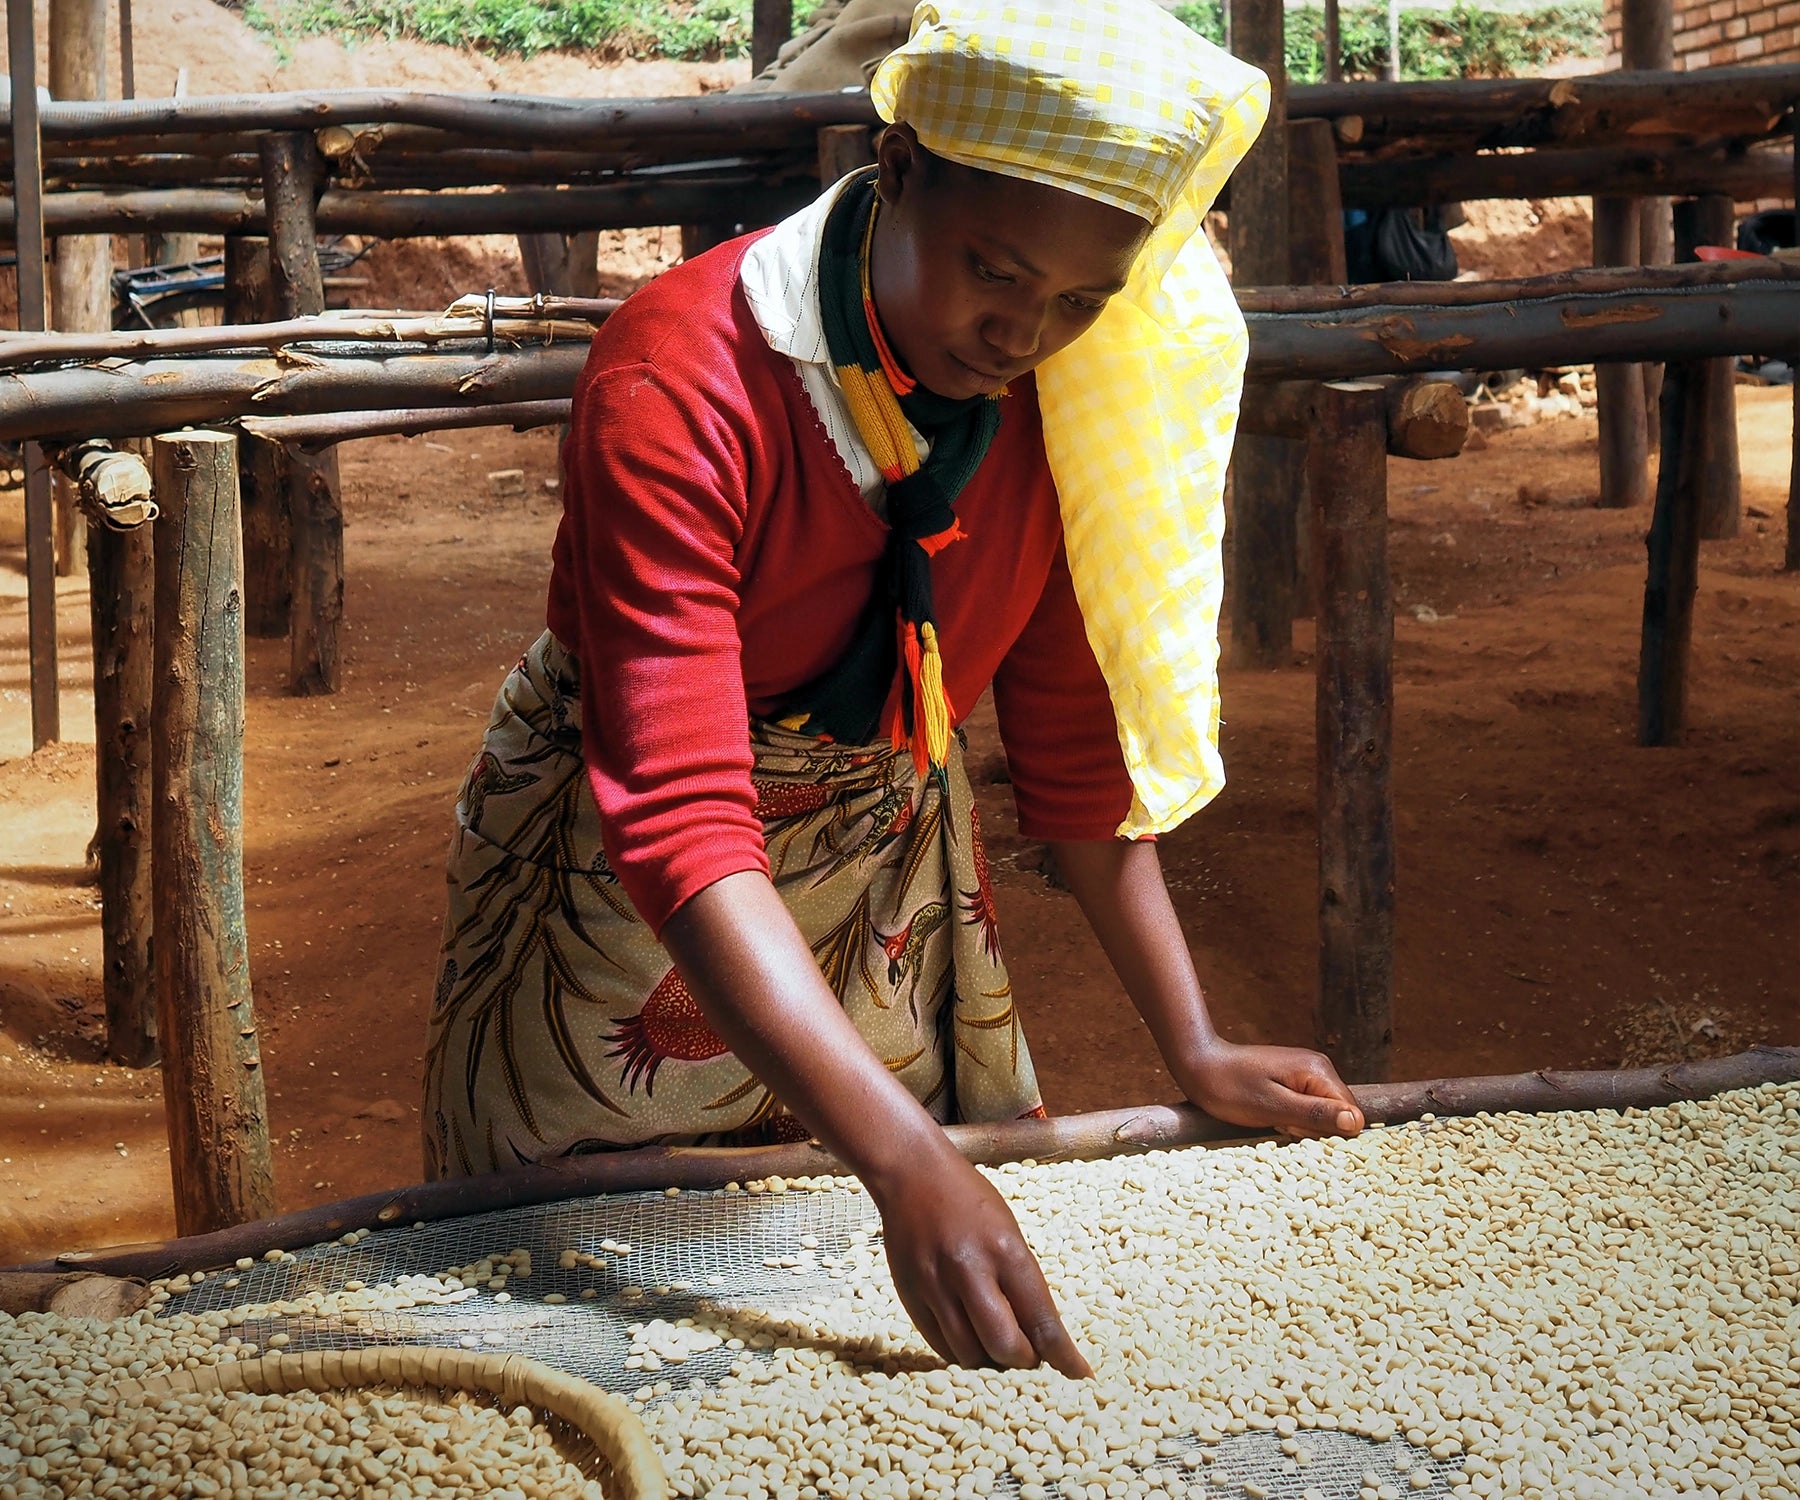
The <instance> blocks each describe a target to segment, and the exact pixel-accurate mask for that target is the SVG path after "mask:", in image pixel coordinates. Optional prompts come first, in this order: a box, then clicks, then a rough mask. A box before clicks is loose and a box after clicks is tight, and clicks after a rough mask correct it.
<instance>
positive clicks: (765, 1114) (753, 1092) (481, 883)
mask: <svg viewBox="0 0 1800 1500" xmlns="http://www.w3.org/2000/svg"><path fill="white" fill-rule="evenodd" d="M750 740H751V747H752V750H753V753H754V761H755V764H754V770H753V778H752V779H753V784H754V786H755V788H756V792H757V799H758V800H757V813H758V815H759V816H760V817H761V819H762V821H763V826H764V831H765V836H766V839H767V847H768V854H769V865H770V869H771V872H772V876H773V879H774V883H775V888H776V890H777V891H779V892H780V894H781V898H782V901H783V902H784V904H785V905H786V907H787V909H788V911H789V912H790V913H791V914H792V915H793V918H794V921H795V922H796V924H797V925H798V926H799V929H800V932H801V933H802V935H803V936H804V937H805V939H806V941H807V942H808V943H809V944H810V945H811V947H812V951H813V953H814V955H815V956H816V957H817V958H818V961H819V967H820V969H821V971H822V972H823V973H824V976H825V979H826V982H827V983H828V984H830V986H831V988H832V989H833V990H834V991H835V992H836V994H837V997H838V1000H839V1001H840V1003H841V1004H842V1005H843V1007H844V1010H845V1012H846V1013H847V1014H848V1015H849V1017H850V1019H851V1020H852V1021H853V1022H854V1023H855V1025H856V1029H857V1030H858V1031H859V1032H860V1033H861V1034H862V1036H863V1038H864V1040H866V1041H867V1042H868V1044H869V1045H870V1047H872V1048H873V1049H874V1051H875V1054H876V1055H877V1056H878V1057H880V1058H881V1059H882V1061H884V1062H885V1063H886V1064H887V1066H888V1068H889V1069H890V1070H891V1071H892V1072H893V1074H894V1075H895V1077H897V1078H898V1079H899V1080H900V1081H901V1083H903V1084H904V1085H905V1086H906V1087H907V1089H908V1090H909V1091H910V1092H911V1093H912V1094H913V1096H914V1097H915V1098H917V1099H918V1100H919V1102H920V1103H921V1104H923V1105H924V1106H925V1108H926V1109H927V1110H928V1111H929V1112H930V1113H931V1114H932V1115H933V1117H935V1118H936V1119H938V1120H940V1121H943V1122H945V1123H949V1122H951V1121H956V1120H1001V1119H1012V1118H1016V1117H1018V1116H1022V1115H1033V1114H1041V1113H1042V1112H1043V1106H1042V1102H1041V1099H1040V1097H1039V1094H1038V1087H1037V1078H1036V1075H1035V1073H1034V1072H1033V1070H1032V1066H1031V1057H1030V1054H1029V1052H1028V1051H1027V1050H1026V1046H1025V1040H1024V1037H1023V1036H1022V1035H1021V1033H1020V1028H1019V1021H1018V1016H1017V1013H1016V1011H1015V1010H1014V1008H1013V997H1012V985H1011V982H1010V980H1009V979H1008V978H1007V973H1006V966H1005V965H1004V963H1002V961H1001V958H1000V940H999V933H998V930H997V927H996V919H995V908H994V897H993V891H992V888H991V886H990V884H989V880H988V865H987V856H986V854H985V852H984V851H983V849H982V844H981V831H980V818H979V815H978V813H977V811H976V808H975V804H974V800H973V797H972V796H971V793H970V790H969V783H968V778H967V776H966V774H965V773H964V770H963V760H962V755H963V747H962V744H961V743H960V736H957V737H954V738H953V743H952V746H951V754H950V757H949V764H948V765H946V766H945V767H944V769H943V772H942V774H941V775H928V776H926V777H924V778H922V779H921V778H920V777H919V776H918V775H917V774H916V772H915V771H914V769H913V763H912V758H911V755H910V754H909V753H907V752H905V751H896V750H895V749H894V748H893V747H892V746H890V745H887V744H885V743H884V744H877V745H866V746H849V745H839V744H832V743H830V742H827V741H821V740H816V739H811V738H808V737H807V736H805V735H802V734H797V733H794V732H793V731H791V730H787V729H784V728H782V727H781V726H779V725H776V724H771V723H767V722H762V721H756V722H753V723H752V724H751V725H750ZM449 888H450V902H449V914H448V916H447V917H446V920H445V924H444V946H443V955H442V959H441V961H440V966H439V971H438V982H437V990H436V993H435V996H434V997H433V1002H432V1008H431V1022H430V1033H429V1041H428V1046H427V1052H426V1067H425V1095H424V1105H423V1109H422V1116H423V1123H424V1135H425V1170H426V1174H427V1176H428V1177H432V1178H437V1177H451V1176H458V1175H467V1174H471V1173H476V1172H485V1171H492V1170H496V1169H499V1168H505V1167H513V1166H518V1165H520V1164H523V1163H526V1162H535V1161H543V1160H548V1159H552V1158H555V1157H559V1156H565V1155H570V1154H576V1153H582V1152H590V1151H605V1150H615V1149H619V1148H623V1147H630V1146H643V1145H652V1144H685V1145H698V1144H707V1145H725V1144H729V1145H745V1144H761V1143H766V1142H770V1141H776V1140H782V1139H794V1138H799V1137H803V1136H804V1135H805V1131H804V1130H803V1129H801V1128H800V1127H799V1126H798V1124H797V1122H796V1121H795V1120H794V1119H793V1118H792V1117H791V1116H790V1115H788V1113H787V1112H786V1110H785V1109H784V1108H783V1107H782V1105H781V1104H780V1102H779V1101H777V1100H776V1099H775V1098H774V1097H773V1096H772V1095H771V1094H770V1092H769V1090H768V1089H766V1088H765V1087H764V1086H763V1085H762V1083H761V1082H759V1081H758V1080H757V1079H756V1078H755V1077H754V1076H753V1075H752V1074H751V1073H750V1072H749V1070H748V1069H747V1068H746V1067H745V1066H744V1065H743V1064H742V1063H740V1062H739V1061H738V1060H737V1058H736V1057H735V1056H733V1055H732V1053H731V1052H730V1051H729V1050H727V1048H726V1046H725V1043H724V1042H723V1041H722V1040H721V1039H720V1038H719V1037H718V1036H717V1034H715V1033H714V1031H713V1030H712V1028H711V1027H710V1026H709V1025H708V1024H707V1023H706V1020H705V1018H704V1017H703V1016H702V1015H701V1013H700V1009H699V1007H698V1006H697V1005H696V1004H695V1003H694V999H693V997H692V995H691V994H690V993H689V992H688V988H687V986H686V984H684V983H683V981H682V978H681V975H680V974H679V973H678V972H677V971H676V970H675V969H674V967H673V966H672V965H671V963H670V960H669V956H668V954H667V952H666V951H665V950H664V949H663V947H662V945H661V944H660V943H658V942H657V940H656V939H655V938H654V937H652V936H651V934H650V930H649V928H648V927H647V926H646V925H645V923H644V921H643V920H642V918H640V917H639V916H638V914H637V912H636V911H635V910H634V909H633V906H632V903H631V901H630V899H629V898H628V897H627V896H626V894H625V892H624V890H623V888H622V887H621V886H620V885H619V882H618V877H617V876H616V875H614V873H613V872H612V870H611V869H609V868H608V866H607V862H606V856H605V854H604V853H603V851H602V849H601V843H600V815H599V811H598V808H597V807H596V806H595V802H594V795H593V792H592V790H591V788H590V787H589V784H588V778H587V773H586V768H585V767H584V765H583V762H582V754H581V702H580V677H579V673H578V672H577V669H576V663H575V660H574V658H573V657H572V656H571V655H570V653H569V652H568V651H567V650H566V649H564V648H563V647H562V646H561V645H560V644H559V643H558V642H557V641H556V640H555V639H554V637H552V636H551V635H549V634H548V633H545V634H544V635H543V636H541V637H540V638H539V639H538V641H537V643H536V644H535V645H534V646H533V647H532V648H531V650H530V651H529V652H527V653H526V655H525V657H524V658H523V659H522V660H521V661H520V663H519V665H518V667H517V668H516V669H515V670H514V671H513V672H512V674H511V675H510V676H509V677H508V678H507V680H506V682H505V684H504V685H503V686H502V688H501V690H500V695H499V698H498V700H497V701H496V703H495V706H494V713H493V716H492V718H491V720H490V721H489V724H488V729H487V734H486V736H485V738H484V739H483V742H482V748H481V753H480V755H479V756H477V758H476V760H475V763H474V765H473V766H472V767H471V768H470V770H469V774H468V777H467V778H466V780H465V781H464V782H463V786H462V791H461V794H460V796H459V797H458V800H457V804H456V831H455V836H454V838H453V840H452V843H451V848H450V859H449Z"/></svg>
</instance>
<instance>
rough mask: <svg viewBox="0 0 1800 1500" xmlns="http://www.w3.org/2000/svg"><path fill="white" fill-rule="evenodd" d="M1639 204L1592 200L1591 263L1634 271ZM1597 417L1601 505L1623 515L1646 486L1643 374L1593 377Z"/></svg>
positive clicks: (1629, 370) (1605, 369)
mask: <svg viewBox="0 0 1800 1500" xmlns="http://www.w3.org/2000/svg"><path fill="white" fill-rule="evenodd" d="M1637 210H1638V205H1637V200H1636V199H1634V198H1607V197H1596V198H1595V199H1594V264H1595V265H1596V266H1635V265H1637V264H1638V261H1639V248H1638V247H1639V241H1640V236H1639V232H1638V212H1637ZM1594 389H1595V392H1596V406H1597V409H1598V414H1599V418H1600V504H1601V505H1602V506H1603V507H1604V508H1606V509H1609V510H1625V509H1628V508H1630V507H1632V506H1636V505H1638V504H1641V503H1642V502H1643V500H1644V497H1645V493H1646V490H1647V487H1648V483H1649V464H1650V434H1649V428H1648V426H1647V424H1646V418H1645V411H1644V372H1643V371H1642V370H1641V369H1637V368H1635V367H1633V366H1630V365H1623V364H1612V365H1606V366H1602V367H1601V368H1599V369H1598V370H1596V371H1595V373H1594Z"/></svg>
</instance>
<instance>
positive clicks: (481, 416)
mask: <svg viewBox="0 0 1800 1500" xmlns="http://www.w3.org/2000/svg"><path fill="white" fill-rule="evenodd" d="M570 405H571V403H570V402H569V401H568V400H566V399H565V400H561V401H516V402H510V403H508V404H506V405H504V406H473V407H454V406H427V407H415V408H412V409H410V410H401V411H346V412H335V413H332V414H331V415H328V416H318V417H245V418H243V419H242V420H241V421H240V422H239V423H238V426H239V427H241V428H242V429H243V430H244V431H245V432H246V433H250V434H253V435H255V436H256V437H259V438H267V439H270V440H272V441H274V442H278V443H287V444H291V445H292V446H294V447H296V448H312V447H323V446H326V445H329V444H331V443H347V442H349V441H350V440H351V439H353V438H367V437H418V436H419V435H420V434H422V433H427V432H446V431H449V430H451V429H452V428H458V427H510V428H512V429H513V431H514V432H528V431H530V430H531V429H532V428H534V427H558V426H562V425H563V424H565V423H567V422H568V420H569V407H570Z"/></svg>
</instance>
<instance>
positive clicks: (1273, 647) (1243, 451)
mask: <svg viewBox="0 0 1800 1500" xmlns="http://www.w3.org/2000/svg"><path fill="white" fill-rule="evenodd" d="M1229 3H1230V6H1231V44H1232V50H1233V51H1234V52H1235V53H1236V54H1237V55H1238V56H1239V57H1241V58H1243V59H1244V61H1246V62H1248V63H1253V64H1254V65H1255V66H1257V67H1259V68H1261V69H1262V70H1263V72H1264V73H1266V74H1267V75H1268V78H1269V118H1268V123H1267V124H1265V125H1264V126H1263V130H1262V134H1261V135H1260V136H1258V137H1257V140H1256V144H1255V145H1254V146H1252V147H1251V148H1250V151H1249V154H1248V155H1246V156H1245V158H1244V160H1243V163H1242V164H1241V165H1240V166H1239V167H1238V169H1237V171H1236V172H1235V173H1234V174H1233V176H1232V199H1231V220H1230V239H1231V278H1232V282H1233V284H1234V285H1235V286H1240V287H1245V286H1284V285H1286V284H1287V283H1288V281H1289V280H1291V279H1292V278H1291V276H1290V272H1289V232H1290V231H1289V217H1288V135H1287V61H1286V52H1285V40H1284V35H1283V28H1282V16H1283V10H1282V0H1229ZM1304 469H1305V458H1304V455H1303V454H1302V453H1301V451H1300V450H1299V448H1298V446H1297V445H1295V444H1294V443H1291V442H1289V441H1288V440H1286V439H1285V438H1269V437H1258V436H1256V435H1255V434H1253V433H1246V434H1240V435H1239V437H1238V439H1237V443H1236V446H1235V448H1234V449H1233V452H1232V457H1231V525H1230V541H1231V574H1230V579H1231V587H1230V595H1231V648H1230V650H1231V662H1232V665H1234V666H1237V667H1263V668H1276V667H1285V666H1288V665H1290V664H1291V663H1292V661H1293V657H1294V580H1295V546H1296V542H1295V524H1296V515H1297V510H1298V506H1299V501H1300V495H1301V486H1302V485H1303V484H1304V482H1305V474H1304Z"/></svg>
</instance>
